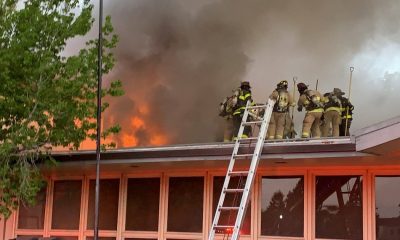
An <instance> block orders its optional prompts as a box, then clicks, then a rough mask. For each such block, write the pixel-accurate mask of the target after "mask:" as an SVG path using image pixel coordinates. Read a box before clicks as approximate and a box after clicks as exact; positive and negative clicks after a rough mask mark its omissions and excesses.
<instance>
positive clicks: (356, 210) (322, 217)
mask: <svg viewBox="0 0 400 240" xmlns="http://www.w3.org/2000/svg"><path fill="white" fill-rule="evenodd" d="M315 201H316V202H315V206H316V216H315V225H316V237H317V238H335V239H362V238H363V234H362V233H363V226H362V177H361V176H324V177H316V199H315Z"/></svg>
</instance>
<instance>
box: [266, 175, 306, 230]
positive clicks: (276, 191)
mask: <svg viewBox="0 0 400 240" xmlns="http://www.w3.org/2000/svg"><path fill="white" fill-rule="evenodd" d="M303 230H304V178H303V177H263V178H262V193H261V234H262V235H268V236H288V237H302V236H303V235H304V234H303Z"/></svg>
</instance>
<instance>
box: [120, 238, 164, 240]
mask: <svg viewBox="0 0 400 240" xmlns="http://www.w3.org/2000/svg"><path fill="white" fill-rule="evenodd" d="M124 239H125V240H157V238H124Z"/></svg>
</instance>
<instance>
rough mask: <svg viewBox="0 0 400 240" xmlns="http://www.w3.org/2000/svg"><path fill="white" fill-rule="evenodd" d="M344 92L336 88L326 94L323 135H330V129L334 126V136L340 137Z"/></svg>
mask: <svg viewBox="0 0 400 240" xmlns="http://www.w3.org/2000/svg"><path fill="white" fill-rule="evenodd" d="M342 95H344V92H342V90H340V89H339V88H334V89H333V92H329V93H325V94H324V122H323V124H322V136H323V137H328V136H329V135H330V134H329V129H330V128H331V127H332V137H339V126H340V122H341V114H342V112H341V109H342V102H341V101H340V98H341V96H342Z"/></svg>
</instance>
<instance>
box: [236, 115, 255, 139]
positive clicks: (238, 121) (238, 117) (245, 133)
mask: <svg viewBox="0 0 400 240" xmlns="http://www.w3.org/2000/svg"><path fill="white" fill-rule="evenodd" d="M242 118H243V114H236V115H233V138H234V139H236V137H237V135H238V133H239V128H240V124H241V123H242ZM250 133H251V127H250V126H245V127H244V130H243V134H242V136H241V137H242V138H247V137H249V136H250Z"/></svg>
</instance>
